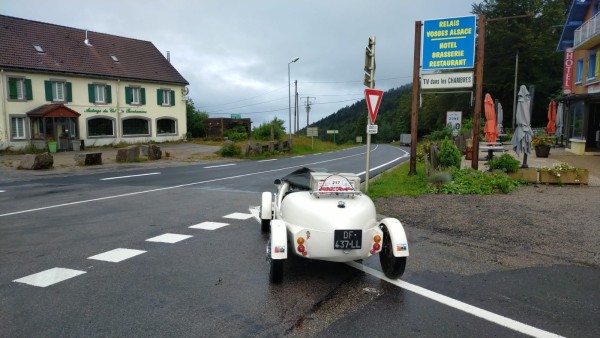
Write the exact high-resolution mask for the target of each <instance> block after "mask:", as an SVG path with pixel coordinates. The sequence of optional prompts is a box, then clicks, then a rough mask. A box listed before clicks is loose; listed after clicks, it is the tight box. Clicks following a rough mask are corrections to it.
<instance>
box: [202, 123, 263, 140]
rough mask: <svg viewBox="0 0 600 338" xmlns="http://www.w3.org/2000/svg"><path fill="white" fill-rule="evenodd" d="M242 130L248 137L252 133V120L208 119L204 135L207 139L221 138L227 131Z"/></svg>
mask: <svg viewBox="0 0 600 338" xmlns="http://www.w3.org/2000/svg"><path fill="white" fill-rule="evenodd" d="M238 128H239V129H241V128H243V129H244V131H245V132H246V133H248V135H250V133H251V132H252V120H251V119H242V118H208V119H207V120H206V135H207V136H208V137H209V138H223V137H225V132H226V131H227V130H233V129H238Z"/></svg>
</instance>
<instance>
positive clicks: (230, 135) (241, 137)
mask: <svg viewBox="0 0 600 338" xmlns="http://www.w3.org/2000/svg"><path fill="white" fill-rule="evenodd" d="M225 136H226V137H227V139H229V140H230V141H233V142H238V141H245V140H247V139H248V133H240V132H234V131H227V132H225Z"/></svg>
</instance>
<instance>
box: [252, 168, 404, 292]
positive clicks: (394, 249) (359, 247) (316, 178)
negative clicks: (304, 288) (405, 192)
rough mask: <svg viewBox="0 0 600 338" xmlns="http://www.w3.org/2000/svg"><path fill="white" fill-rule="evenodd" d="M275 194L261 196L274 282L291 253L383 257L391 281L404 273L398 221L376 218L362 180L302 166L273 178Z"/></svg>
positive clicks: (319, 257)
mask: <svg viewBox="0 0 600 338" xmlns="http://www.w3.org/2000/svg"><path fill="white" fill-rule="evenodd" d="M275 184H277V185H278V189H277V193H276V194H272V193H270V192H263V193H262V201H261V208H260V220H261V230H262V231H263V232H265V233H266V232H270V238H269V241H268V244H267V262H268V263H269V277H270V280H271V282H274V283H278V282H281V280H282V278H283V263H284V262H285V260H286V259H287V258H288V254H290V253H291V254H294V255H296V256H299V257H303V258H308V259H317V260H325V261H332V262H349V261H354V260H359V259H363V258H367V257H369V256H372V255H376V254H379V261H380V263H381V267H382V269H383V272H384V274H385V275H386V276H387V277H388V278H392V279H397V278H399V277H400V276H402V274H403V273H404V268H405V267H406V259H407V257H408V242H407V240H406V234H405V232H404V228H403V227H402V224H401V223H400V221H398V220H397V219H395V218H384V219H382V220H380V221H378V220H377V217H376V213H375V205H374V204H373V201H371V199H370V198H369V197H368V196H366V195H364V194H363V193H361V192H360V178H359V177H358V176H357V175H355V174H349V173H335V174H334V173H327V172H318V171H313V170H311V169H308V168H301V169H298V170H296V171H294V172H292V173H291V174H289V175H286V176H285V177H283V178H281V179H277V180H275Z"/></svg>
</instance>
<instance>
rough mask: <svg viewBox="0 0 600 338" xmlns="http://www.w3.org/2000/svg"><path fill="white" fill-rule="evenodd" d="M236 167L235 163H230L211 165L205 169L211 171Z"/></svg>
mask: <svg viewBox="0 0 600 338" xmlns="http://www.w3.org/2000/svg"><path fill="white" fill-rule="evenodd" d="M232 165H235V163H229V164H220V165H211V166H208V167H204V169H211V168H221V167H229V166H232Z"/></svg>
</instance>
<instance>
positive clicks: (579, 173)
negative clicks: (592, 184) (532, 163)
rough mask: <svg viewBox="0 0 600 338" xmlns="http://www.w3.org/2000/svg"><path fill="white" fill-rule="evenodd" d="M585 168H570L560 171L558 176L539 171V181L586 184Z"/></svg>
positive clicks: (586, 171) (587, 176) (587, 173)
mask: <svg viewBox="0 0 600 338" xmlns="http://www.w3.org/2000/svg"><path fill="white" fill-rule="evenodd" d="M588 180H589V172H588V170H587V169H570V170H566V171H561V172H560V173H559V176H557V175H555V174H553V173H551V172H549V171H545V170H541V171H540V182H541V183H545V184H586V185H587V184H588Z"/></svg>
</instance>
